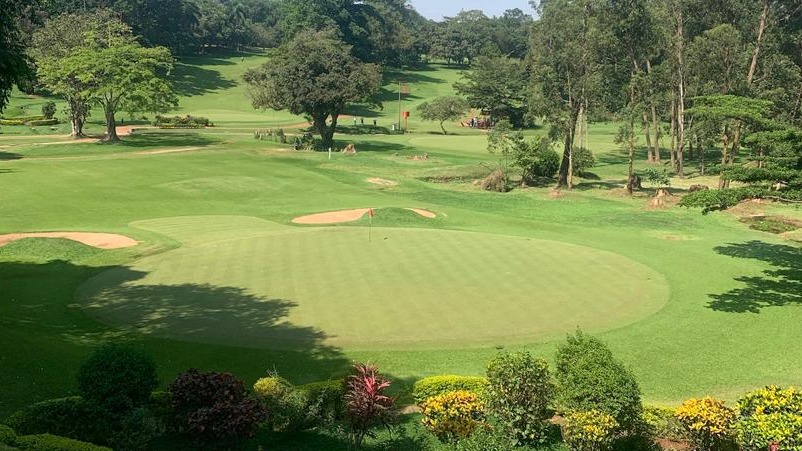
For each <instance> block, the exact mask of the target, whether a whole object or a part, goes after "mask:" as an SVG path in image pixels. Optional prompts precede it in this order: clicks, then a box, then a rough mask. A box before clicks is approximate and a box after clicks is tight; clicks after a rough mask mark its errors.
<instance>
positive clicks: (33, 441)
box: [14, 434, 112, 451]
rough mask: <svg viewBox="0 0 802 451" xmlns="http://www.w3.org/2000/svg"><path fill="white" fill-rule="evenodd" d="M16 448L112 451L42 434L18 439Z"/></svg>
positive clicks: (37, 450)
mask: <svg viewBox="0 0 802 451" xmlns="http://www.w3.org/2000/svg"><path fill="white" fill-rule="evenodd" d="M14 446H16V447H17V448H19V449H20V450H31V451H112V449H111V448H106V447H105V446H98V445H94V444H92V443H87V442H81V441H78V440H73V439H71V438H66V437H59V436H58V435H51V434H40V435H24V436H21V437H17V440H16V441H15V442H14Z"/></svg>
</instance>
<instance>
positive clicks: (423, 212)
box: [404, 208, 437, 219]
mask: <svg viewBox="0 0 802 451" xmlns="http://www.w3.org/2000/svg"><path fill="white" fill-rule="evenodd" d="M404 210H409V211H412V212H415V213H417V214H419V215H421V216H423V217H424V218H429V219H433V218H436V217H437V215H436V214H434V212H431V211H429V210H424V209H422V208H405V209H404Z"/></svg>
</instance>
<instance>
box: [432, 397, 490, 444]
mask: <svg viewBox="0 0 802 451" xmlns="http://www.w3.org/2000/svg"><path fill="white" fill-rule="evenodd" d="M420 407H421V413H422V414H423V425H424V426H426V429H428V430H429V431H431V433H432V434H434V435H435V436H436V437H437V438H438V439H439V440H440V441H441V442H446V443H453V442H456V441H459V440H460V439H463V438H465V437H468V436H469V435H471V433H473V431H474V430H475V429H476V427H477V426H479V425H480V424H481V421H482V418H483V417H484V405H483V404H482V402H481V401H479V397H478V396H477V395H476V393H471V392H469V391H466V390H457V391H452V392H447V393H443V394H441V395H436V396H432V397H431V398H429V399H427V400H426V401H424V402H423V403H421V406H420Z"/></svg>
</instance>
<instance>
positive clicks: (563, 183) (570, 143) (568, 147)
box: [557, 105, 579, 188]
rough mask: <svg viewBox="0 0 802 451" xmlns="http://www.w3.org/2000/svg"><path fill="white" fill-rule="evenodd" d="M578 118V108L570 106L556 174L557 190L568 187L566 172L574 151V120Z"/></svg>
mask: <svg viewBox="0 0 802 451" xmlns="http://www.w3.org/2000/svg"><path fill="white" fill-rule="evenodd" d="M578 116H579V107H577V106H576V105H571V111H569V113H568V124H567V126H566V130H565V147H564V148H563V159H562V162H561V163H560V171H559V172H558V174H557V188H566V187H568V171H569V169H570V166H571V158H572V156H571V153H572V152H573V150H574V132H575V130H576V120H577V117H578Z"/></svg>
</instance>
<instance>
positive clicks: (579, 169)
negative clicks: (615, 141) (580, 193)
mask: <svg viewBox="0 0 802 451" xmlns="http://www.w3.org/2000/svg"><path fill="white" fill-rule="evenodd" d="M573 164H574V173H575V174H577V175H580V176H581V175H582V174H583V173H584V172H585V171H586V170H588V169H590V168H592V167H593V166H596V157H595V156H593V152H591V151H590V149H588V148H586V147H575V148H574V150H573Z"/></svg>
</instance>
